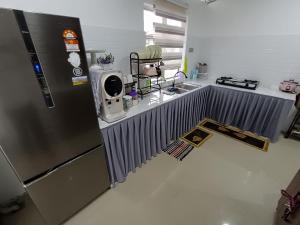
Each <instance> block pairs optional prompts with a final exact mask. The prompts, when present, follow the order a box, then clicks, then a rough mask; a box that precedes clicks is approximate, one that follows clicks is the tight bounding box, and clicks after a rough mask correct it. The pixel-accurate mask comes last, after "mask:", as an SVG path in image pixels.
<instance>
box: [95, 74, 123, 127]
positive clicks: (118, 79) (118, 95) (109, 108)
mask: <svg viewBox="0 0 300 225" xmlns="http://www.w3.org/2000/svg"><path fill="white" fill-rule="evenodd" d="M98 87H99V88H98V91H99V98H100V101H101V104H100V117H101V119H103V120H104V121H106V122H109V123H111V122H114V121H116V120H119V119H122V118H124V117H125V116H126V113H125V111H124V108H123V95H124V85H123V75H122V73H121V72H120V71H114V70H111V71H103V72H102V74H101V76H100V79H99V84H98Z"/></svg>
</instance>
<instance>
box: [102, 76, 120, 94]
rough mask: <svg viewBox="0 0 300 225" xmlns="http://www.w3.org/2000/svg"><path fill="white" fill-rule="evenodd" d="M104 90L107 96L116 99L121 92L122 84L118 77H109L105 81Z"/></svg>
mask: <svg viewBox="0 0 300 225" xmlns="http://www.w3.org/2000/svg"><path fill="white" fill-rule="evenodd" d="M104 89H105V92H106V93H107V94H108V95H109V96H111V97H116V96H118V95H119V94H121V92H122V90H123V82H122V80H121V79H120V77H118V76H116V75H111V76H109V77H108V78H107V79H106V80H105V82H104Z"/></svg>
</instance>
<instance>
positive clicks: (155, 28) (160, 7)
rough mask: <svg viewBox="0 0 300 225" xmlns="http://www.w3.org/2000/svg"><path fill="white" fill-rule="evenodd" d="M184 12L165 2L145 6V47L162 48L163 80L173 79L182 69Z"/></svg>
mask: <svg viewBox="0 0 300 225" xmlns="http://www.w3.org/2000/svg"><path fill="white" fill-rule="evenodd" d="M185 10H186V9H185V8H182V7H180V6H178V5H175V4H173V3H170V2H168V1H167V0H154V4H153V5H149V4H145V9H144V31H145V33H146V46H148V45H159V46H161V47H162V58H163V62H164V64H165V65H164V66H163V67H162V68H161V69H162V72H163V76H164V78H165V79H169V78H173V76H174V74H175V73H176V72H177V71H178V70H180V68H181V67H182V63H183V62H182V61H183V60H182V59H183V54H184V51H183V47H184V42H185V35H186V15H185Z"/></svg>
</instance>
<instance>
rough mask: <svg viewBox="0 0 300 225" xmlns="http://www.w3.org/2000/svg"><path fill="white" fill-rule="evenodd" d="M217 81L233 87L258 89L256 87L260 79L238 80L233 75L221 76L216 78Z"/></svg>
mask: <svg viewBox="0 0 300 225" xmlns="http://www.w3.org/2000/svg"><path fill="white" fill-rule="evenodd" d="M216 83H217V84H221V85H227V86H232V87H238V88H244V89H250V90H256V88H257V86H258V84H259V81H256V80H248V79H245V80H237V79H234V78H232V77H220V78H218V79H217V80H216Z"/></svg>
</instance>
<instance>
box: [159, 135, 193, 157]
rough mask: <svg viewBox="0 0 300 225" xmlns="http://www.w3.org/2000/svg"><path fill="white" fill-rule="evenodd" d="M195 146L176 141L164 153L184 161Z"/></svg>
mask: <svg viewBox="0 0 300 225" xmlns="http://www.w3.org/2000/svg"><path fill="white" fill-rule="evenodd" d="M193 148H194V147H193V146H191V145H189V144H187V143H185V142H184V141H181V140H176V141H174V142H173V143H172V144H170V145H169V146H168V147H167V148H166V149H164V150H163V151H164V152H166V153H168V154H169V155H171V156H173V157H175V158H176V159H178V160H180V161H182V160H183V159H184V158H185V157H186V156H187V155H188V154H190V153H191V151H192V150H193Z"/></svg>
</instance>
